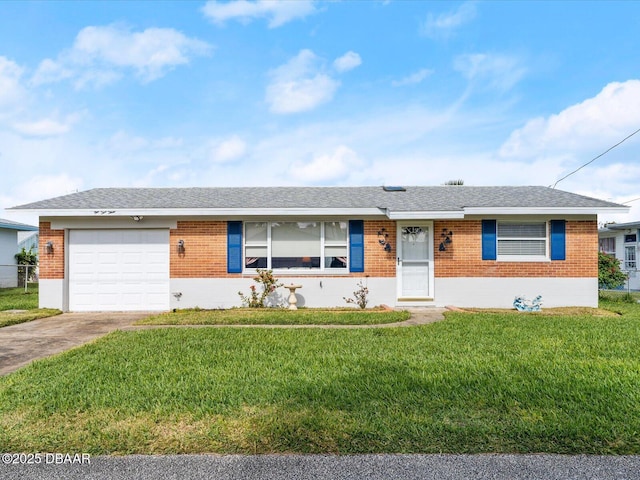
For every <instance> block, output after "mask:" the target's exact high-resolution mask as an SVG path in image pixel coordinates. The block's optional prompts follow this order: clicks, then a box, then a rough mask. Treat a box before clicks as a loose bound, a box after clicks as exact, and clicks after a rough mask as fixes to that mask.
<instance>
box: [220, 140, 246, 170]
mask: <svg viewBox="0 0 640 480" xmlns="http://www.w3.org/2000/svg"><path fill="white" fill-rule="evenodd" d="M246 152H247V144H246V143H245V142H244V141H243V140H242V139H241V138H240V137H239V136H237V135H233V136H232V137H230V138H228V139H226V140H223V141H219V142H215V144H214V146H213V149H212V152H211V161H212V162H214V163H226V162H232V161H234V160H237V159H238V158H241V157H242V156H243V155H244V154H245V153H246Z"/></svg>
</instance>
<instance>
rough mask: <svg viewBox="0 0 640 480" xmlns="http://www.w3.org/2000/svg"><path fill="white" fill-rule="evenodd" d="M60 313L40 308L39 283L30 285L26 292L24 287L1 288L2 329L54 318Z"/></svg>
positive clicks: (0, 317) (0, 323)
mask: <svg viewBox="0 0 640 480" xmlns="http://www.w3.org/2000/svg"><path fill="white" fill-rule="evenodd" d="M7 310H24V312H18V313H13V312H7ZM59 313H62V312H60V310H54V309H50V308H49V309H44V308H43V309H39V308H38V284H37V283H30V284H29V285H28V290H27V291H26V292H25V291H24V287H19V288H0V328H1V327H6V326H9V325H15V324H17V323H23V322H29V321H31V320H36V319H38V318H45V317H52V316H53V315H58V314H59Z"/></svg>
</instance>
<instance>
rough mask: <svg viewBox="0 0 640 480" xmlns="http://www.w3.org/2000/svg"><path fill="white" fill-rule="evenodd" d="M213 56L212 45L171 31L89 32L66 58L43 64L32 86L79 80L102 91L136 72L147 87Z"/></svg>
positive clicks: (98, 29) (93, 29)
mask: <svg viewBox="0 0 640 480" xmlns="http://www.w3.org/2000/svg"><path fill="white" fill-rule="evenodd" d="M210 50H211V46H210V45H208V44H207V43H205V42H203V41H201V40H197V39H194V38H189V37H187V36H185V35H184V34H182V33H181V32H179V31H177V30H174V29H172V28H148V29H146V30H144V31H141V32H132V31H131V30H129V29H127V28H125V27H123V26H120V25H107V26H103V27H95V26H91V27H85V28H83V29H82V30H81V31H80V32H79V33H78V35H77V36H76V39H75V42H74V44H73V46H72V47H71V49H69V50H67V51H65V52H62V53H61V54H60V55H59V56H58V58H57V60H52V59H45V60H43V61H42V62H41V63H40V65H39V66H38V69H37V70H36V72H35V74H34V75H33V77H32V79H31V81H32V83H33V84H34V85H40V84H44V83H51V82H58V81H61V80H65V79H75V83H76V86H77V87H78V88H82V87H84V86H86V85H94V86H97V87H100V86H103V85H107V84H110V83H113V82H115V81H117V80H118V79H119V78H121V77H122V75H123V74H124V73H125V72H127V71H133V72H134V74H135V75H136V77H137V78H138V79H139V80H140V81H141V82H142V83H148V82H151V81H153V80H156V79H158V78H160V77H162V76H164V75H165V74H166V73H167V72H168V71H170V70H172V69H174V68H175V67H177V66H179V65H184V64H187V63H189V61H190V60H191V58H192V57H194V56H198V55H206V54H208V53H209V52H210Z"/></svg>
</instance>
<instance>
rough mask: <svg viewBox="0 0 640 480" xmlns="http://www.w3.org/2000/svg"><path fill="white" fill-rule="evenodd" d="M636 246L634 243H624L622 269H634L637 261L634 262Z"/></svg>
mask: <svg viewBox="0 0 640 480" xmlns="http://www.w3.org/2000/svg"><path fill="white" fill-rule="evenodd" d="M636 258H637V257H636V246H635V245H625V247H624V269H625V270H636V269H637V265H638V264H637V262H636Z"/></svg>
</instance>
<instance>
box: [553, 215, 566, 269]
mask: <svg viewBox="0 0 640 480" xmlns="http://www.w3.org/2000/svg"><path fill="white" fill-rule="evenodd" d="M566 244H567V242H566V222H565V221H564V220H551V260H565V259H566V249H567V248H566Z"/></svg>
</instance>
